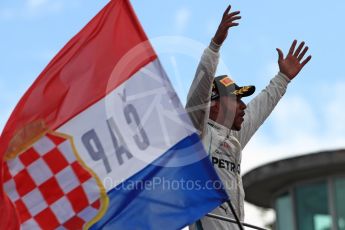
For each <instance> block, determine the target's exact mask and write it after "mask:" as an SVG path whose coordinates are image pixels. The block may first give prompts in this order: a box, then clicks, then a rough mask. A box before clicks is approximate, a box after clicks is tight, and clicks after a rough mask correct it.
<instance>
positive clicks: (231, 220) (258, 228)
mask: <svg viewBox="0 0 345 230" xmlns="http://www.w3.org/2000/svg"><path fill="white" fill-rule="evenodd" d="M206 216H207V217H210V218H214V219H217V220H223V221H227V222H230V223H235V224H236V223H237V222H236V220H234V219H231V218H228V217H224V216H219V215H216V214H212V213H209V214H206ZM242 225H243V226H245V227H248V228H252V229H257V230H267V229H266V228H260V227H257V226H255V225H251V224H247V223H242Z"/></svg>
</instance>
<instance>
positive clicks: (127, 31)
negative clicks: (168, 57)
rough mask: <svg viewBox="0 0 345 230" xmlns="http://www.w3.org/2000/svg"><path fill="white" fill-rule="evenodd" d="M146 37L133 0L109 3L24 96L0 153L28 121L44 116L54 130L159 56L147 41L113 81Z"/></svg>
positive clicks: (2, 143) (4, 132)
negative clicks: (118, 67) (114, 73)
mask: <svg viewBox="0 0 345 230" xmlns="http://www.w3.org/2000/svg"><path fill="white" fill-rule="evenodd" d="M146 40H147V37H146V35H145V33H144V31H143V29H142V27H141V25H140V23H139V21H138V19H137V17H136V15H135V13H134V11H133V9H132V6H131V5H130V3H129V1H128V0H113V1H110V3H108V5H107V6H105V7H104V8H103V9H102V10H101V11H100V12H99V13H98V14H97V15H96V16H95V17H94V18H93V19H92V20H91V21H90V22H89V23H88V24H87V25H86V26H85V27H84V28H83V29H82V30H81V31H80V32H79V33H78V34H77V35H76V36H75V37H73V38H72V39H71V40H70V41H69V42H68V43H67V44H66V46H65V47H64V48H63V49H62V50H61V51H60V52H59V53H58V54H57V55H56V57H55V58H54V59H53V60H52V61H51V62H50V63H49V65H48V66H47V67H46V68H45V69H44V71H43V72H42V73H41V74H40V75H39V77H38V78H37V79H36V81H35V82H34V83H33V85H32V86H31V87H30V88H29V90H28V91H27V92H26V93H25V95H24V96H23V97H22V99H21V100H20V102H19V103H18V105H17V106H16V108H15V110H14V111H13V113H12V114H11V117H10V119H9V120H8V122H7V124H6V126H5V128H4V131H3V133H2V139H1V142H0V143H1V149H0V150H1V151H0V154H1V155H2V154H3V153H4V151H6V149H4V148H3V147H4V145H6V146H7V144H8V143H7V142H8V141H9V140H10V139H11V138H12V137H13V135H14V134H15V133H16V132H18V131H19V130H20V129H22V128H23V127H24V126H26V125H27V124H29V123H31V122H34V121H40V120H43V121H44V123H45V125H46V126H47V127H48V128H50V129H52V130H55V129H56V128H57V127H59V126H61V125H62V124H64V123H65V122H67V121H68V120H70V119H71V118H73V117H74V116H76V115H77V114H79V113H80V112H82V111H83V110H85V109H86V108H87V107H89V106H90V105H92V104H94V103H95V102H97V101H98V100H100V99H102V98H103V97H104V96H105V95H106V94H107V93H108V92H109V91H110V90H112V89H114V88H116V87H117V86H118V85H120V84H121V83H123V82H124V81H126V80H127V79H128V78H130V76H131V75H133V74H134V73H135V72H137V71H138V70H139V69H140V68H141V67H143V66H144V65H146V64H147V63H149V62H151V61H152V60H154V59H156V54H155V52H154V50H153V49H152V47H151V46H150V45H147V46H146V49H145V50H144V51H143V52H141V54H140V57H136V60H133V61H132V62H130V63H126V64H127V66H126V67H124V68H125V69H126V71H125V72H123V73H121V75H118V76H116V78H115V79H112V81H109V79H110V75H111V73H112V71H113V69H114V67H115V66H116V65H117V64H118V62H119V61H120V60H121V58H122V57H123V56H124V55H125V54H126V53H128V52H129V51H130V50H131V49H132V48H133V47H135V46H137V45H138V44H140V43H142V42H144V41H146ZM148 44H149V43H148ZM112 78H113V77H112ZM108 81H109V82H108Z"/></svg>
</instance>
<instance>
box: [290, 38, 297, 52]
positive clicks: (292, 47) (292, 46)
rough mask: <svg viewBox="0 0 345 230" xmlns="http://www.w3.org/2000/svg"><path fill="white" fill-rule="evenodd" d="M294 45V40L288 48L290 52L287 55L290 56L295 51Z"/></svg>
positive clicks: (295, 41) (295, 42)
mask: <svg viewBox="0 0 345 230" xmlns="http://www.w3.org/2000/svg"><path fill="white" fill-rule="evenodd" d="M296 44H297V40H294V41H293V43H292V45H291V47H290V50H289V54H288V55H291V56H292V54H293V52H294V50H295V47H296Z"/></svg>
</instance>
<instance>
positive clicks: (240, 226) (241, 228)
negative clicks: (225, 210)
mask: <svg viewBox="0 0 345 230" xmlns="http://www.w3.org/2000/svg"><path fill="white" fill-rule="evenodd" d="M227 203H228V205H229V207H230V209H231V212H232V214H233V215H234V217H235V220H236V223H237V225H238V227H239V228H240V230H244V228H243V226H242V223H241V221H240V219H239V218H238V216H237V214H236V211H235V209H234V206H232V204H231V201H230V200H228V201H227Z"/></svg>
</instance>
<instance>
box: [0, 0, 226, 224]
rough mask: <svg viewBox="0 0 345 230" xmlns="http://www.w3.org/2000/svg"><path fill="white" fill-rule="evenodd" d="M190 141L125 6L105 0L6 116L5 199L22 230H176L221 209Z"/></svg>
mask: <svg viewBox="0 0 345 230" xmlns="http://www.w3.org/2000/svg"><path fill="white" fill-rule="evenodd" d="M195 132H196V131H195V130H194V128H193V126H192V124H191V122H190V120H189V118H188V116H187V114H186V113H185V111H184V109H183V107H182V105H181V103H180V101H179V100H178V97H177V95H176V93H175V92H174V90H173V88H172V86H171V84H170V82H169V80H168V78H167V76H166V74H165V72H164V70H163V69H162V66H161V65H160V63H159V61H158V59H157V56H156V54H155V52H154V50H153V48H152V46H151V45H150V43H149V42H148V39H147V37H146V35H145V33H144V32H143V29H142V28H141V26H140V23H139V22H138V19H137V18H136V16H135V14H134V12H133V9H132V7H131V5H130V3H129V2H128V0H113V1H110V2H109V3H108V5H107V6H106V7H105V8H104V9H103V10H101V11H100V12H99V13H98V15H97V16H96V17H95V18H94V19H92V20H91V21H90V22H89V23H88V24H87V25H86V27H84V28H83V29H82V30H81V31H80V32H79V33H78V34H77V35H76V36H75V37H74V38H72V39H71V41H70V42H68V44H67V45H66V46H65V47H64V48H63V49H62V50H61V51H60V52H59V53H58V54H57V56H56V57H55V58H54V59H53V60H52V61H51V62H50V63H49V65H48V66H47V67H46V68H45V69H44V71H43V72H42V73H41V74H40V76H39V77H38V78H37V79H36V81H35V82H34V83H33V85H32V86H31V87H30V88H29V90H28V91H27V92H26V93H25V95H24V96H23V97H22V99H21V100H20V102H19V103H18V105H17V106H16V108H15V110H14V111H13V113H12V115H11V117H10V119H9V121H8V122H7V124H6V126H5V128H4V131H3V133H2V136H1V139H0V141H1V142H0V144H1V145H0V153H1V156H4V160H3V164H2V165H1V167H2V169H1V170H2V171H3V177H2V178H1V179H2V183H3V188H4V191H5V192H6V194H7V196H8V197H9V198H10V200H11V202H12V204H13V205H14V207H15V210H16V212H17V214H18V218H19V222H20V225H21V228H22V229H162V228H164V229H179V228H182V227H184V226H186V225H188V224H191V223H193V222H194V221H196V220H197V219H199V218H200V217H202V216H204V215H205V214H206V213H207V212H209V211H211V210H212V209H214V208H215V207H217V206H218V205H220V204H221V203H223V202H224V201H225V200H227V199H228V197H227V195H226V193H225V192H224V190H223V189H222V188H221V182H220V181H219V178H218V176H217V175H216V173H215V171H214V169H213V167H212V165H211V164H210V161H209V159H208V157H207V155H206V153H205V151H204V150H203V147H202V145H201V142H200V140H199V138H198V136H197V134H196V133H195ZM13 218H14V217H13Z"/></svg>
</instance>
